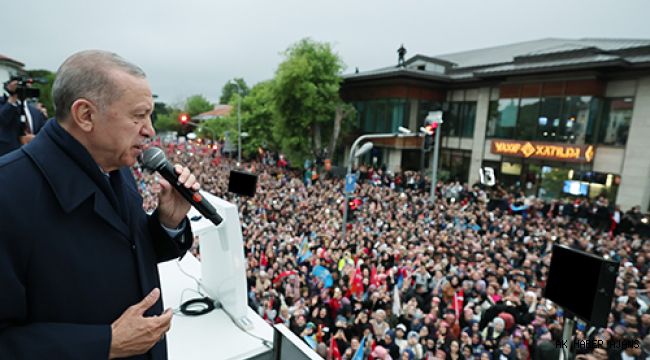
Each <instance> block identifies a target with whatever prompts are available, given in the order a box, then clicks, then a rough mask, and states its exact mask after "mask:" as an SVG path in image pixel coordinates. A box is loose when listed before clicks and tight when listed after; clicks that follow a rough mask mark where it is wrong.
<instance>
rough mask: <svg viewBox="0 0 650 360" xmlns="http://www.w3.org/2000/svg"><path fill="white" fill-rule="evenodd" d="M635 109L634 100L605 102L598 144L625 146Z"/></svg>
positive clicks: (609, 100) (624, 99) (608, 100)
mask: <svg viewBox="0 0 650 360" xmlns="http://www.w3.org/2000/svg"><path fill="white" fill-rule="evenodd" d="M633 107H634V100H633V99H632V98H623V99H606V100H605V102H604V110H603V120H602V122H601V124H600V133H599V135H598V143H600V144H604V145H614V146H625V144H626V143H627V137H628V134H629V132H630V123H631V122H632V108H633Z"/></svg>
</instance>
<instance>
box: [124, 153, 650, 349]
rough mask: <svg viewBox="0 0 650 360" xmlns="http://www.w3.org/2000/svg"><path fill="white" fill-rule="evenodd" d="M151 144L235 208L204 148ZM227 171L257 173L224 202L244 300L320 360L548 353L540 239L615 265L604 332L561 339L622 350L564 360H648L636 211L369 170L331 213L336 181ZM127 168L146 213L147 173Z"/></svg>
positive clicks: (221, 162)
mask: <svg viewBox="0 0 650 360" xmlns="http://www.w3.org/2000/svg"><path fill="white" fill-rule="evenodd" d="M164 148H165V149H166V152H167V156H168V157H169V158H170V160H171V161H173V162H176V163H181V164H184V165H187V166H188V167H189V168H190V169H191V170H192V172H193V173H194V174H197V176H198V179H199V181H200V183H201V184H202V188H203V189H204V190H207V191H209V192H211V193H213V194H215V195H216V196H219V197H222V198H224V199H226V200H229V201H234V200H235V195H233V194H230V193H228V192H227V188H228V186H227V185H228V172H229V170H230V169H231V168H232V167H235V166H237V164H236V163H235V161H234V160H230V159H227V158H223V157H221V156H220V154H219V153H218V152H217V151H215V150H213V149H212V148H210V147H206V146H200V145H190V144H184V145H180V146H178V145H169V146H165V147H164ZM240 166H241V167H242V168H244V169H246V170H249V171H251V172H254V173H256V174H258V179H259V180H258V191H257V194H256V195H255V196H254V197H249V198H246V197H242V198H240V199H239V201H238V203H239V211H240V216H241V222H242V231H243V236H244V242H245V249H244V251H245V256H246V259H247V262H248V267H247V279H248V285H247V286H248V294H249V305H250V306H251V307H252V308H253V309H255V310H256V311H258V313H259V314H260V316H261V317H263V318H264V319H265V320H266V321H268V322H269V323H283V324H285V325H286V326H287V327H289V328H290V329H291V330H292V331H293V332H294V333H295V334H296V335H298V336H299V337H301V338H302V339H303V340H304V341H305V342H306V343H307V344H309V346H311V347H312V348H313V349H314V350H315V351H316V352H317V353H319V354H320V355H321V356H323V357H324V358H326V359H327V358H331V359H338V358H340V359H352V358H353V357H355V355H357V353H359V352H360V353H362V354H363V358H364V359H408V360H412V359H453V360H457V359H465V360H470V359H481V360H485V359H492V360H497V359H498V360H502V359H508V360H511V359H558V356H559V355H558V354H559V351H560V347H558V346H557V345H556V343H555V341H556V340H559V339H561V331H562V325H563V321H564V313H563V311H562V309H559V308H557V307H556V306H555V305H554V304H553V303H552V302H550V301H548V300H547V299H544V298H543V297H542V291H543V289H544V287H545V282H546V281H547V277H548V271H549V264H550V254H551V248H552V246H553V244H564V245H567V246H570V247H572V248H576V249H580V250H584V251H587V252H590V253H594V254H596V255H599V256H604V257H607V258H609V259H613V260H615V261H617V262H619V263H620V273H619V276H618V278H617V280H616V287H615V290H614V304H613V307H612V310H611V314H610V315H609V321H608V325H607V327H605V328H594V327H591V326H589V325H587V324H585V323H582V322H578V326H577V330H576V338H577V339H579V340H583V339H592V340H594V339H595V340H604V341H606V340H616V341H619V342H622V341H623V340H625V341H627V343H630V344H634V346H630V347H628V348H625V349H622V348H620V347H610V348H594V347H585V348H578V349H577V353H578V354H580V355H579V356H580V357H581V358H583V359H641V358H643V359H645V358H646V357H648V356H650V337H646V336H648V334H650V310H649V307H648V304H649V302H648V301H649V299H648V297H647V291H648V290H649V289H650V242H648V241H646V240H647V238H645V235H643V234H640V233H639V231H637V229H636V227H638V225H639V224H640V221H641V220H642V217H643V215H642V214H641V213H640V212H639V210H638V208H637V209H632V210H630V211H628V212H626V213H623V212H621V210H620V209H617V208H616V207H614V206H612V205H610V204H608V203H607V201H606V200H605V199H604V198H599V199H594V200H590V199H586V198H580V199H571V200H568V199H567V200H562V199H557V200H552V201H542V200H541V199H536V198H533V197H525V196H523V195H521V194H518V193H517V192H514V191H506V190H504V189H501V188H499V187H498V186H497V187H494V188H486V187H483V186H479V185H475V186H468V185H466V184H460V183H458V182H449V183H444V184H443V183H440V184H438V187H437V191H436V192H437V195H438V196H437V199H436V201H435V202H434V203H431V202H429V193H428V191H427V187H426V181H427V180H428V179H426V177H424V176H420V175H419V174H418V173H416V172H405V173H399V174H393V173H390V172H387V171H385V170H382V169H373V168H372V167H361V168H359V169H358V170H359V175H360V176H359V182H358V184H357V187H356V190H355V192H354V194H353V196H352V198H351V201H350V203H348V204H345V201H344V193H343V188H344V181H343V180H342V179H340V178H336V177H332V176H329V175H328V173H327V172H326V171H324V170H322V169H319V168H314V170H313V171H312V170H310V171H309V172H308V176H305V174H306V171H305V170H303V169H293V170H292V169H290V168H288V167H287V163H286V161H285V160H284V159H282V158H281V157H276V156H273V155H271V154H269V153H263V154H262V155H260V156H259V158H257V159H255V160H254V161H250V162H246V163H244V164H240ZM134 173H135V176H136V179H137V180H138V181H139V184H140V187H141V190H142V193H143V197H144V199H145V202H144V206H145V208H146V209H152V208H154V207H155V206H156V197H155V193H156V191H157V185H156V179H155V178H156V175H155V174H144V173H142V172H141V171H140V170H139V169H137V168H136V169H135V170H134ZM345 206H349V215H348V221H347V229H346V230H347V235H346V238H345V239H343V238H342V224H343V210H344V207H345ZM193 251H194V252H195V253H199V252H200V239H198V242H197V244H195V247H194V249H193Z"/></svg>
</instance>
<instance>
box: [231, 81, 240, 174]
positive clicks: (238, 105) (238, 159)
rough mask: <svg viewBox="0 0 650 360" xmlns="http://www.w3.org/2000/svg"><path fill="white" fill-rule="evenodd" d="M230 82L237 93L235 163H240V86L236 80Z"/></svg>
mask: <svg viewBox="0 0 650 360" xmlns="http://www.w3.org/2000/svg"><path fill="white" fill-rule="evenodd" d="M230 83H231V84H233V85H235V86H237V94H238V95H239V99H237V163H238V164H241V97H242V94H241V87H240V86H239V84H238V83H237V81H233V80H231V81H230Z"/></svg>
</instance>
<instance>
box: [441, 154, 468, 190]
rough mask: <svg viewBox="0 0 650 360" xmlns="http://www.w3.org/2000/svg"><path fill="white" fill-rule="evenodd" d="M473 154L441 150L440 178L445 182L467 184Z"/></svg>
mask: <svg viewBox="0 0 650 360" xmlns="http://www.w3.org/2000/svg"><path fill="white" fill-rule="evenodd" d="M471 158H472V153H471V152H469V151H462V150H449V149H442V150H440V159H439V164H440V165H439V171H438V176H439V178H440V179H441V180H443V181H460V182H461V183H464V182H467V179H468V178H469V165H470V162H471Z"/></svg>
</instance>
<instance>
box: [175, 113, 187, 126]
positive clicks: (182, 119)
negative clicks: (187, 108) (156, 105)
mask: <svg viewBox="0 0 650 360" xmlns="http://www.w3.org/2000/svg"><path fill="white" fill-rule="evenodd" d="M178 121H180V122H181V124H182V125H185V124H187V122H188V121H190V116H189V115H188V114H187V113H180V114H178Z"/></svg>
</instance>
